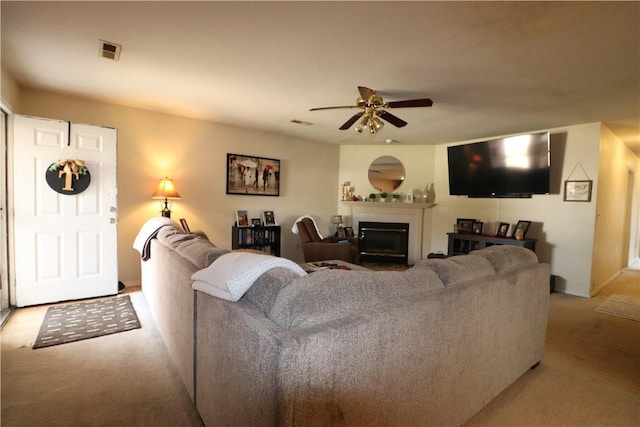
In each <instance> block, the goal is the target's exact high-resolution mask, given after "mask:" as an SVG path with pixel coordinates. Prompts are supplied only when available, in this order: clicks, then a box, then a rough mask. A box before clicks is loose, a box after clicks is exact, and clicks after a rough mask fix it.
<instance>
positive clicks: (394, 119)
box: [376, 110, 407, 128]
mask: <svg viewBox="0 0 640 427" xmlns="http://www.w3.org/2000/svg"><path fill="white" fill-rule="evenodd" d="M376 115H377V116H378V117H380V118H381V119H384V120H386V121H388V122H389V123H391V124H392V125H394V126H395V127H398V128H401V127H404V126H406V125H407V122H405V121H404V120H402V119H401V118H400V117H398V116H394V115H393V114H391V113H390V112H388V111H384V110H376Z"/></svg>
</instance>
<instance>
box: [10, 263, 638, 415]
mask: <svg viewBox="0 0 640 427" xmlns="http://www.w3.org/2000/svg"><path fill="white" fill-rule="evenodd" d="M613 293H616V294H619V295H625V296H631V297H638V296H640V272H631V271H625V272H624V273H623V274H622V275H621V276H620V277H619V278H618V279H617V280H616V281H615V282H614V283H613V284H611V285H610V286H608V287H606V288H605V289H603V291H602V292H601V293H600V294H599V295H598V296H597V297H595V298H592V299H585V298H578V297H573V296H569V295H563V294H557V293H556V294H552V295H551V296H550V298H551V305H550V315H549V328H548V332H547V345H546V352H545V356H544V359H543V360H542V363H541V364H540V366H538V368H536V369H534V370H531V371H529V372H527V373H526V374H524V375H523V376H522V377H521V378H520V379H519V380H518V381H516V382H515V383H514V384H513V385H511V386H510V387H509V388H508V389H507V390H505V391H504V392H503V393H502V394H500V395H499V396H497V397H496V398H495V399H494V400H493V401H491V402H489V404H488V405H487V406H486V407H485V408H484V409H483V410H481V411H480V412H479V413H477V414H476V415H475V416H474V417H473V418H471V419H470V420H469V421H468V422H467V423H465V426H466V427H467V426H500V427H515V426H527V427H534V426H535V427H543V426H544V427H547V426H554V427H555V426H557V427H574V426H575V427H595V426H606V427H613V426H616V427H626V426H629V427H631V426H634V427H636V426H638V425H640V410H639V408H640V328H639V327H638V323H637V322H634V321H632V320H629V319H624V318H620V317H615V316H609V315H606V314H601V313H598V312H596V311H595V309H596V307H598V306H599V305H601V304H602V303H603V302H604V301H605V300H606V299H607V298H608V297H609V296H610V295H611V294H613ZM130 295H131V300H132V302H133V305H134V307H135V309H136V312H137V313H138V316H139V318H140V322H141V324H142V328H141V329H136V330H134V331H130V332H127V333H123V334H114V335H110V336H106V337H100V338H96V339H91V340H85V341H79V342H75V343H71V344H65V345H61V346H55V347H49V348H43V349H39V350H32V349H31V345H32V344H33V341H34V340H35V337H36V335H37V333H38V328H39V327H40V323H41V322H42V319H43V317H44V313H45V311H46V307H34V308H28V309H19V310H17V312H16V313H15V315H14V316H13V317H12V318H11V319H10V320H9V322H8V323H7V324H6V326H5V328H4V329H3V330H2V353H1V354H2V359H1V364H2V401H1V405H2V418H1V420H0V421H1V423H2V426H3V427H4V426H11V427H13V426H18V427H20V426H199V425H201V421H200V420H199V418H198V416H197V413H196V411H195V409H194V407H193V404H192V403H191V401H190V400H189V397H188V394H187V392H186V391H185V389H184V387H183V385H182V383H181V381H180V378H179V377H178V376H177V374H176V371H175V368H174V366H173V364H172V363H171V361H170V359H169V358H168V356H167V353H166V349H165V347H164V345H163V344H162V342H161V340H160V337H159V335H158V333H157V330H156V329H155V326H154V324H153V322H152V320H151V318H150V315H149V309H148V306H147V304H146V301H145V300H144V297H143V295H142V294H141V293H140V292H132V293H130ZM460 386H461V387H464V384H460ZM403 427H404V426H403Z"/></svg>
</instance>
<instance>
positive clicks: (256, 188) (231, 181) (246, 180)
mask: <svg viewBox="0 0 640 427" xmlns="http://www.w3.org/2000/svg"><path fill="white" fill-rule="evenodd" d="M227 194H241V195H243V196H279V195H280V160H278V159H269V158H266V157H257V156H248V155H245V154H232V153H227Z"/></svg>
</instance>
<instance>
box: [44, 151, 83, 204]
mask: <svg viewBox="0 0 640 427" xmlns="http://www.w3.org/2000/svg"><path fill="white" fill-rule="evenodd" d="M46 178H47V184H49V187H51V189H52V190H53V191H55V192H57V193H60V194H69V195H73V194H79V193H82V192H83V191H84V190H86V189H87V188H88V187H89V184H90V183H91V174H89V169H87V166H86V165H85V162H84V160H79V159H65V160H58V161H57V162H54V163H51V164H50V165H49V167H48V168H47V173H46Z"/></svg>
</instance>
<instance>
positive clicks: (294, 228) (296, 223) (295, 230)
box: [291, 215, 323, 239]
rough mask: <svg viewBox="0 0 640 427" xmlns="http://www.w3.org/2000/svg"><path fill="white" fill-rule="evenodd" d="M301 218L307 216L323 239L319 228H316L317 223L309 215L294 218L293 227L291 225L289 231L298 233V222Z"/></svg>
mask: <svg viewBox="0 0 640 427" xmlns="http://www.w3.org/2000/svg"><path fill="white" fill-rule="evenodd" d="M303 218H309V219H310V220H311V222H313V226H314V227H315V228H316V232H317V233H318V237H320V238H321V239H323V237H322V233H320V230H318V224H316V220H315V219H313V217H312V216H311V215H302V216H301V217H300V218H298V219H296V220H295V221H294V222H293V227H291V232H292V233H293V234H298V222H300V221H302V219H303Z"/></svg>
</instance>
